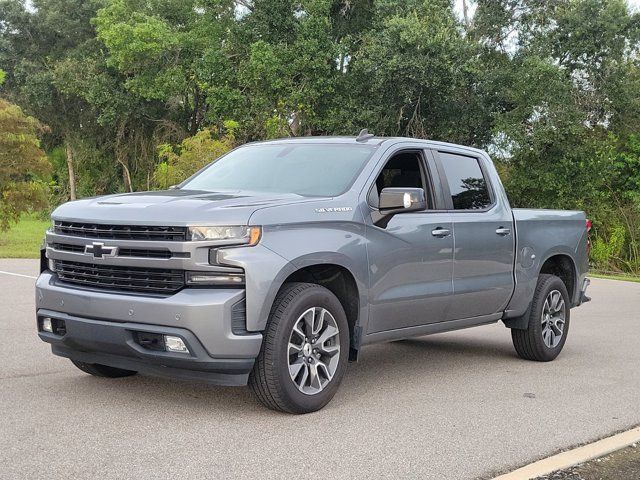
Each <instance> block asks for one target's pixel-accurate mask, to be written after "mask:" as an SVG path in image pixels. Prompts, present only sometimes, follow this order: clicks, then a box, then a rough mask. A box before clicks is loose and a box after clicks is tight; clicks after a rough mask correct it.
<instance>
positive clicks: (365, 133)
mask: <svg viewBox="0 0 640 480" xmlns="http://www.w3.org/2000/svg"><path fill="white" fill-rule="evenodd" d="M374 136H375V135H374V134H373V133H369V130H367V129H366V128H363V129H362V130H360V133H359V134H358V136H357V137H356V142H366V141H367V140H369V139H370V138H373V137H374Z"/></svg>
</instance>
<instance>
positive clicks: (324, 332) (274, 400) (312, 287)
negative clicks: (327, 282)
mask: <svg viewBox="0 0 640 480" xmlns="http://www.w3.org/2000/svg"><path fill="white" fill-rule="evenodd" d="M323 312H324V313H323ZM327 313H328V315H327ZM309 322H310V324H311V326H309ZM330 327H331V328H330ZM294 328H295V330H294ZM314 328H317V330H316V331H315V332H314ZM333 328H335V329H337V333H336V332H335V331H334V330H333ZM309 337H311V338H309ZM314 339H317V340H314ZM323 339H324V340H323ZM316 341H317V343H315V342H316ZM312 342H314V343H312ZM316 347H317V348H316ZM348 357H349V325H348V322H347V316H346V315H345V313H344V309H343V308H342V304H341V303H340V301H339V300H338V298H337V297H336V296H335V295H334V294H333V293H332V292H331V291H329V290H328V289H326V288H324V287H322V286H320V285H316V284H313V283H288V284H285V285H284V287H283V288H282V290H281V291H280V292H279V293H278V295H277V297H276V299H275V301H274V303H273V306H272V308H271V313H270V314H269V320H268V322H267V327H266V329H265V331H264V339H263V342H262V347H261V349H260V353H259V354H258V357H257V358H256V362H255V365H254V367H253V370H252V372H251V374H250V375H249V386H250V388H251V389H252V390H253V392H254V394H255V396H256V397H257V399H258V401H260V403H262V404H263V405H264V406H266V407H267V408H270V409H272V410H277V411H281V412H287V413H296V414H300V413H309V412H315V411H317V410H320V409H321V408H322V407H324V406H325V405H326V404H327V403H329V402H330V401H331V399H332V398H333V396H334V395H335V393H336V391H337V390H338V387H339V385H340V382H341V380H342V378H343V377H344V374H345V371H346V368H347V362H348Z"/></svg>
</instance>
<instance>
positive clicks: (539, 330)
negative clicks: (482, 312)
mask: <svg viewBox="0 0 640 480" xmlns="http://www.w3.org/2000/svg"><path fill="white" fill-rule="evenodd" d="M569 308H570V303H569V294H568V293H567V287H566V286H565V284H564V282H563V281H562V280H560V278H558V277H556V276H555V275H548V274H541V275H540V277H539V278H538V284H537V285H536V290H535V293H534V296H533V301H532V303H531V309H530V310H529V324H528V327H527V329H526V330H518V329H515V328H513V329H511V339H512V340H513V346H514V347H515V349H516V352H517V353H518V355H519V356H520V357H521V358H524V359H525V360H535V361H538V362H550V361H551V360H554V359H555V358H556V357H557V356H558V355H559V354H560V352H561V351H562V347H564V343H565V342H566V341H567V334H568V333H569V312H570V310H569Z"/></svg>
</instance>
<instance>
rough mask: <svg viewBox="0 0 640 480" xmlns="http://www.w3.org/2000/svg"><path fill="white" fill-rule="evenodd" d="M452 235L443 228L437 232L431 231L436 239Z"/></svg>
mask: <svg viewBox="0 0 640 480" xmlns="http://www.w3.org/2000/svg"><path fill="white" fill-rule="evenodd" d="M450 233H451V232H450V231H449V230H447V229H446V228H441V227H438V228H436V229H435V230H431V235H433V236H434V237H440V238H442V237H448V236H449V234H450Z"/></svg>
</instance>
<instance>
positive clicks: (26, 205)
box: [0, 70, 49, 231]
mask: <svg viewBox="0 0 640 480" xmlns="http://www.w3.org/2000/svg"><path fill="white" fill-rule="evenodd" d="M3 79H4V72H3V71H2V70H0V84H1V83H2V81H3ZM43 129H44V126H43V125H41V124H40V123H39V122H38V121H37V120H36V119H35V118H32V117H29V116H27V115H25V114H24V112H23V111H22V109H21V108H20V107H19V106H17V105H13V104H11V103H9V102H7V101H6V100H3V99H2V98H0V231H2V230H5V229H6V228H7V227H8V226H9V225H10V223H11V222H15V221H16V220H18V218H20V215H21V214H22V213H24V212H28V211H30V210H37V209H42V208H44V207H45V206H46V205H47V201H48V192H47V185H46V184H45V183H44V182H43V181H42V180H41V178H42V177H43V176H44V175H46V173H47V172H48V170H49V164H48V162H47V161H46V157H45V153H44V152H43V151H42V150H41V149H40V140H38V136H37V135H38V133H39V132H41V131H42V130H43Z"/></svg>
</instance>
